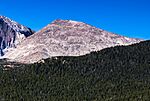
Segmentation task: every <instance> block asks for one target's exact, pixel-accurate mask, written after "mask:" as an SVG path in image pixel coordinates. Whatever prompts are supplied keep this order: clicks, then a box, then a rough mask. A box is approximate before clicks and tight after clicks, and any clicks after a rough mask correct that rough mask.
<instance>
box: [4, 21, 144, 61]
mask: <svg viewBox="0 0 150 101" xmlns="http://www.w3.org/2000/svg"><path fill="white" fill-rule="evenodd" d="M140 41H142V40H139V39H134V38H127V37H124V36H121V35H117V34H114V33H111V32H107V31H105V30H102V29H98V28H96V27H93V26H91V25H88V24H86V23H83V22H77V21H72V20H55V21H53V22H52V23H51V24H49V25H47V26H46V27H44V28H43V29H42V30H40V31H38V32H37V33H35V34H33V35H31V36H30V37H28V38H27V39H26V40H24V41H23V42H22V43H20V44H19V45H18V47H17V48H16V49H13V50H12V51H10V52H8V53H7V54H6V56H5V57H6V58H9V59H12V60H15V61H18V62H23V63H34V62H37V61H39V60H41V59H43V58H49V57H52V56H80V55H85V54H88V53H90V52H92V51H99V50H101V49H104V48H107V47H112V46H117V45H130V44H133V43H138V42H140Z"/></svg>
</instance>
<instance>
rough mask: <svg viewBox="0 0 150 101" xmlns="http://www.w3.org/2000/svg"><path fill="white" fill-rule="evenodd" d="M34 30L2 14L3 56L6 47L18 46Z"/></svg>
mask: <svg viewBox="0 0 150 101" xmlns="http://www.w3.org/2000/svg"><path fill="white" fill-rule="evenodd" d="M33 33H34V32H33V31H32V30H31V29H30V28H28V27H25V26H23V25H21V24H19V23H17V22H15V21H13V20H11V19H10V18H8V17H5V16H0V46H1V47H0V50H1V56H2V55H4V54H5V49H6V50H7V49H8V48H12V47H14V48H15V47H16V45H17V44H19V43H21V42H22V41H23V40H24V39H25V38H26V37H28V36H30V35H32V34H33Z"/></svg>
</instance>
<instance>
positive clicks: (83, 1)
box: [0, 0, 150, 39]
mask: <svg viewBox="0 0 150 101" xmlns="http://www.w3.org/2000/svg"><path fill="white" fill-rule="evenodd" d="M0 15H4V16H7V17H9V18H11V19H13V20H15V21H17V22H19V23H21V24H24V25H26V26H28V27H31V28H32V29H34V30H39V29H41V28H42V27H44V26H46V25H47V24H49V23H50V22H52V21H53V20H55V19H71V20H77V21H82V22H86V23H88V24H91V25H93V26H96V27H99V28H102V29H105V30H107V31H111V32H114V33H118V34H121V35H125V36H129V37H136V38H143V39H150V0H0Z"/></svg>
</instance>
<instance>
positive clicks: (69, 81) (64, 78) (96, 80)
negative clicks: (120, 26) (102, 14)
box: [0, 41, 150, 101]
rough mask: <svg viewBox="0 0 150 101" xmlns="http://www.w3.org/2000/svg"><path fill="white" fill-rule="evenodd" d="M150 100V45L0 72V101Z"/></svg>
mask: <svg viewBox="0 0 150 101" xmlns="http://www.w3.org/2000/svg"><path fill="white" fill-rule="evenodd" d="M4 62H5V61H3V62H2V61H1V63H4ZM149 100H150V41H145V42H141V43H139V44H135V45H131V46H117V47H114V48H107V49H104V50H102V51H98V52H92V53H91V54H88V55H85V56H80V57H53V58H50V59H46V60H44V63H35V64H31V65H24V64H18V65H17V67H16V68H14V69H10V70H5V69H4V66H3V65H1V68H0V101H149Z"/></svg>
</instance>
